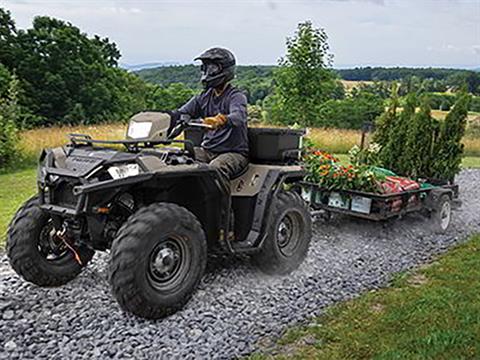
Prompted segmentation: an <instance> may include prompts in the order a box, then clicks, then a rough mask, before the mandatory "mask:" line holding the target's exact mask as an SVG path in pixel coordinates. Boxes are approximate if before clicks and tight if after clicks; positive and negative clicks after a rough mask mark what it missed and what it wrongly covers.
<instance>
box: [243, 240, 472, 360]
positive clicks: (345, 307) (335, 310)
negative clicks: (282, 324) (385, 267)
mask: <svg viewBox="0 0 480 360" xmlns="http://www.w3.org/2000/svg"><path fill="white" fill-rule="evenodd" d="M479 294H480V235H477V236H474V237H473V238H472V239H471V240H470V241H469V242H468V243H466V244H464V245H461V246H459V247H457V248H455V249H453V250H451V251H450V252H448V253H447V254H446V255H444V256H442V257H440V258H439V259H438V260H437V261H436V262H434V263H433V264H431V265H430V266H428V267H424V268H423V269H420V270H418V271H416V272H413V273H404V274H400V275H398V276H397V277H396V278H395V279H394V281H393V282H392V285H391V286H390V287H388V288H385V289H382V290H379V291H375V292H370V293H367V294H364V295H361V296H360V297H358V298H356V299H354V300H351V301H348V302H345V303H342V304H339V305H336V306H334V307H332V308H330V309H329V310H327V312H326V314H325V315H324V316H322V317H319V318H317V319H315V320H314V321H313V322H312V323H311V324H309V325H308V326H304V327H298V328H293V329H290V330H289V331H287V332H286V334H285V335H284V336H283V337H282V338H281V339H280V340H279V342H278V343H277V345H276V346H275V347H274V350H275V353H278V354H281V355H277V356H275V358H279V359H282V358H294V359H329V360H330V359H479V358H480V295H479ZM270 353H272V351H271V350H270ZM272 357H274V356H270V355H264V354H254V355H253V356H251V359H266V358H272Z"/></svg>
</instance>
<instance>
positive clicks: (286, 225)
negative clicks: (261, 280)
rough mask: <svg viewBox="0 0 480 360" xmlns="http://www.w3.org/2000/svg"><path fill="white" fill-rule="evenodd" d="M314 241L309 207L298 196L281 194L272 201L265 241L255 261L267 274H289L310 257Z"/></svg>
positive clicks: (291, 193) (289, 192)
mask: <svg viewBox="0 0 480 360" xmlns="http://www.w3.org/2000/svg"><path fill="white" fill-rule="evenodd" d="M311 238H312V220H311V216H310V211H309V209H308V204H307V203H306V202H305V201H304V200H303V199H302V198H301V197H300V195H298V194H297V193H295V192H291V191H282V192H280V193H279V194H278V195H277V197H276V198H275V199H274V200H273V202H272V205H271V213H270V216H269V227H268V230H267V235H266V238H265V241H264V243H263V245H262V248H261V250H260V251H259V252H258V253H257V254H255V255H253V259H252V260H253V262H254V264H255V265H256V266H257V267H258V268H259V269H260V270H261V271H262V272H264V273H266V274H279V275H284V274H288V273H290V272H292V271H293V270H295V269H297V268H298V267H299V266H300V264H301V263H302V262H303V260H304V259H305V257H306V256H307V253H308V249H309V246H310V241H311Z"/></svg>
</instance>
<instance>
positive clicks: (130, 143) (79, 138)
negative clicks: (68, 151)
mask: <svg viewBox="0 0 480 360" xmlns="http://www.w3.org/2000/svg"><path fill="white" fill-rule="evenodd" d="M68 139H69V140H70V145H71V146H72V147H77V146H81V145H89V146H93V145H94V144H98V145H123V146H125V147H126V148H127V150H128V151H131V152H137V151H138V150H139V149H141V148H152V147H155V146H158V145H170V144H172V143H177V144H184V145H185V148H186V149H187V150H188V151H190V147H191V150H192V151H193V143H192V142H191V141H190V140H175V139H174V140H164V141H149V140H98V139H93V138H92V137H91V136H90V135H87V134H68Z"/></svg>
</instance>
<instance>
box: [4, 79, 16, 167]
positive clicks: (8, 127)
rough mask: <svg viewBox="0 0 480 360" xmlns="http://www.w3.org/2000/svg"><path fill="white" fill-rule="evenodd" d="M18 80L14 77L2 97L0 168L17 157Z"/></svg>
mask: <svg viewBox="0 0 480 360" xmlns="http://www.w3.org/2000/svg"><path fill="white" fill-rule="evenodd" d="M17 94H18V80H17V79H16V78H15V77H12V80H11V81H10V83H9V87H8V89H7V91H6V95H5V96H4V97H3V98H0V168H4V167H6V166H8V165H10V163H11V162H12V160H13V159H15V158H16V157H17V153H18V150H17V144H18V140H19V139H18V130H17V127H16V125H15V123H16V119H17V117H18V114H19V107H18V105H17Z"/></svg>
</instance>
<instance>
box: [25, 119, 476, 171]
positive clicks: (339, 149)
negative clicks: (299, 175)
mask: <svg viewBox="0 0 480 360" xmlns="http://www.w3.org/2000/svg"><path fill="white" fill-rule="evenodd" d="M261 126H269V125H261ZM125 131H126V124H124V123H114V124H104V125H91V126H75V127H68V126H63V127H51V128H41V129H34V130H27V131H24V132H22V133H21V134H20V137H21V140H20V150H21V152H22V154H23V155H24V158H26V159H27V161H28V162H32V161H34V160H35V159H37V157H38V154H39V153H40V152H41V150H42V149H45V148H52V147H57V146H61V145H64V144H66V143H67V141H68V138H67V135H68V134H69V133H82V134H88V135H90V136H92V137H93V138H96V139H111V140H113V139H123V138H124V137H125ZM307 136H308V137H309V138H310V139H311V140H312V141H313V142H314V143H315V144H316V145H317V146H318V147H319V148H320V149H322V150H325V151H329V152H332V153H336V154H346V153H347V152H348V150H350V149H351V147H352V146H354V145H359V144H360V139H361V132H360V131H358V130H347V129H322V128H312V129H309V131H308V134H307ZM463 143H464V144H465V155H468V156H480V138H479V137H471V136H468V137H465V138H464V140H463Z"/></svg>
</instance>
